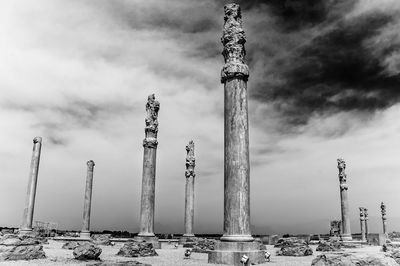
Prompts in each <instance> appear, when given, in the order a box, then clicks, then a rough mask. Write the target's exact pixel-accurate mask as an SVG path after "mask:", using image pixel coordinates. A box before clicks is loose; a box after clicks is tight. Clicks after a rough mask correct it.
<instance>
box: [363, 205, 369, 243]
mask: <svg viewBox="0 0 400 266" xmlns="http://www.w3.org/2000/svg"><path fill="white" fill-rule="evenodd" d="M368 219H369V218H368V209H367V208H364V222H365V236H366V238H367V239H368Z"/></svg>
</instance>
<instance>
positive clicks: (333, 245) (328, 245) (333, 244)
mask: <svg viewBox="0 0 400 266" xmlns="http://www.w3.org/2000/svg"><path fill="white" fill-rule="evenodd" d="M340 247H341V244H340V242H339V241H321V242H319V244H318V247H317V249H316V250H317V251H324V252H328V251H341V248H340Z"/></svg>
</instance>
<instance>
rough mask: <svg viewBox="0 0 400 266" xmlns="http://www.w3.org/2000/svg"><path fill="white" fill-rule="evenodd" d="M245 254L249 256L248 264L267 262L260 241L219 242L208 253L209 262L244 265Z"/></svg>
mask: <svg viewBox="0 0 400 266" xmlns="http://www.w3.org/2000/svg"><path fill="white" fill-rule="evenodd" d="M243 255H246V256H248V257H249V262H248V264H246V265H251V264H261V263H264V262H266V259H265V251H264V250H261V249H260V243H259V242H222V241H220V242H217V243H216V244H215V249H214V250H210V251H209V253H208V263H215V264H229V265H235V266H236V265H237V266H242V265H243V264H242V263H241V262H240V260H241V258H242V256H243Z"/></svg>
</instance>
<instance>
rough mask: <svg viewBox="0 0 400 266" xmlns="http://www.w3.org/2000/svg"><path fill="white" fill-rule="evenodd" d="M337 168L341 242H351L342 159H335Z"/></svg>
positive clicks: (344, 168)
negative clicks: (341, 230)
mask: <svg viewBox="0 0 400 266" xmlns="http://www.w3.org/2000/svg"><path fill="white" fill-rule="evenodd" d="M337 168H338V169H339V182H340V205H341V212H342V229H343V232H342V234H341V238H342V239H343V240H346V241H348V240H352V237H351V230H350V214H349V201H348V195H347V194H348V189H349V187H348V185H347V175H346V173H345V170H346V162H345V161H344V160H343V159H337Z"/></svg>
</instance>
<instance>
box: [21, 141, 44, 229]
mask: <svg viewBox="0 0 400 266" xmlns="http://www.w3.org/2000/svg"><path fill="white" fill-rule="evenodd" d="M41 149H42V138H41V137H35V138H34V139H33V151H32V160H31V166H30V172H29V179H28V189H27V192H26V201H25V209H24V214H23V217H22V225H21V228H20V232H21V233H26V232H30V231H32V223H33V212H34V208H35V198H36V186H37V179H38V173H39V162H40V153H41Z"/></svg>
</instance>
